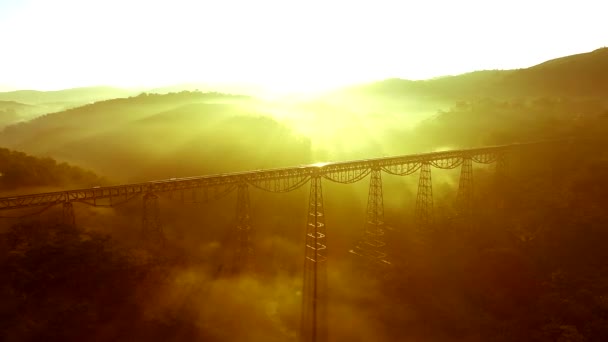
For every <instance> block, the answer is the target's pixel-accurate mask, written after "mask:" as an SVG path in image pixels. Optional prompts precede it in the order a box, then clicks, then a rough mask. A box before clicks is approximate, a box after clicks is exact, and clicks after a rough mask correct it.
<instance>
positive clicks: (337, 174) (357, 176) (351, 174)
mask: <svg viewBox="0 0 608 342" xmlns="http://www.w3.org/2000/svg"><path fill="white" fill-rule="evenodd" d="M371 171H372V170H371V169H344V170H337V171H334V172H328V173H326V174H324V175H323V178H325V179H327V180H329V181H331V182H334V183H341V184H351V183H356V182H358V181H360V180H362V179H363V178H365V177H367V175H369V174H370V172H371Z"/></svg>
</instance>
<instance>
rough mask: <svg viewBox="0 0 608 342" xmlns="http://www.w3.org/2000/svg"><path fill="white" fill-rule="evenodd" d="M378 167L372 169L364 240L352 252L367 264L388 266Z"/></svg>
mask: <svg viewBox="0 0 608 342" xmlns="http://www.w3.org/2000/svg"><path fill="white" fill-rule="evenodd" d="M381 172H382V171H381V170H380V168H378V167H374V168H372V172H371V177H370V182H369V194H368V197H367V212H366V217H365V227H364V231H363V239H361V241H359V242H358V243H357V246H356V247H355V248H354V249H353V250H351V252H352V253H354V254H356V255H359V256H362V257H364V258H366V259H367V260H366V263H367V264H374V265H377V264H383V265H388V264H389V262H388V261H387V260H386V256H387V253H386V236H385V234H386V229H385V228H386V227H385V225H384V200H383V196H382V174H381Z"/></svg>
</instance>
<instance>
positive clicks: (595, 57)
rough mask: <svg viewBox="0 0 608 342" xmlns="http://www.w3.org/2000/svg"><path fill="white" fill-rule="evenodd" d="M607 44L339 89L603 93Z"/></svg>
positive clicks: (428, 94)
mask: <svg viewBox="0 0 608 342" xmlns="http://www.w3.org/2000/svg"><path fill="white" fill-rule="evenodd" d="M607 91H608V48H601V49H597V50H595V51H592V52H588V53H581V54H577V55H572V56H566V57H561V58H557V59H553V60H550V61H546V62H544V63H541V64H538V65H536V66H532V67H530V68H526V69H516V70H483V71H475V72H470V73H466V74H462V75H456V76H446V77H439V78H434V79H429V80H422V81H411V80H403V79H388V80H384V81H380V82H375V83H371V84H365V85H359V86H355V87H350V88H346V89H344V90H342V92H344V93H347V94H348V93H351V94H355V95H359V96H362V95H363V96H364V95H376V96H378V95H382V96H391V97H392V96H408V97H410V96H411V97H417V98H420V99H431V98H432V99H444V100H447V99H449V100H467V99H474V98H482V97H493V98H499V99H508V98H517V97H528V98H530V97H538V96H569V97H590V96H605V94H606V92H607Z"/></svg>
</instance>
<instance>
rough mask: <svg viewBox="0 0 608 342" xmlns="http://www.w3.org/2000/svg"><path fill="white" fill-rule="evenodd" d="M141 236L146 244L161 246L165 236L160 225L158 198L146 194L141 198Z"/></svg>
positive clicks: (151, 194)
mask: <svg viewBox="0 0 608 342" xmlns="http://www.w3.org/2000/svg"><path fill="white" fill-rule="evenodd" d="M142 235H143V239H144V241H145V242H146V243H150V244H154V245H162V244H163V242H164V240H165V236H164V234H163V229H162V226H161V224H160V217H159V209H158V196H157V195H156V194H154V193H151V192H148V193H146V194H144V196H143V220H142Z"/></svg>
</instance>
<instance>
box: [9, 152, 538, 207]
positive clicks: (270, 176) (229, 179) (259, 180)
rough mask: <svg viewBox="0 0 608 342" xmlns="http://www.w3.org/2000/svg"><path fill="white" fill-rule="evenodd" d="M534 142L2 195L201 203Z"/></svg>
mask: <svg viewBox="0 0 608 342" xmlns="http://www.w3.org/2000/svg"><path fill="white" fill-rule="evenodd" d="M530 144H539V143H527V144H513V145H503V146H492V147H483V148H476V149H464V150H454V151H442V152H432V153H422V154H413V155H405V156H396V157H384V158H377V159H364V160H355V161H346V162H335V163H326V164H316V165H306V166H296V167H290V168H282V169H268V170H258V171H249V172H235V173H226V174H218V175H208V176H197V177H184V178H172V179H166V180H157V181H150V182H144V183H135V184H124V185H116V186H104V187H95V188H87V189H76V190H66V191H58V192H48V193H39V194H30V195H22V196H10V197H2V198H0V210H11V209H20V208H31V207H41V206H47V205H56V204H62V203H66V202H84V203H87V204H90V205H95V206H115V205H118V204H120V203H122V202H124V201H126V200H129V199H130V198H132V197H133V196H138V195H144V194H146V193H154V194H159V193H166V194H169V195H170V196H174V194H175V193H181V197H182V198H184V201H186V199H185V191H186V190H192V189H201V190H203V196H204V197H207V198H202V199H197V200H196V201H200V202H205V201H206V200H208V199H209V198H218V197H221V196H223V195H225V193H228V192H230V191H232V190H234V189H235V188H236V187H237V185H238V184H239V183H241V182H243V181H244V182H246V183H247V184H250V185H251V186H253V187H255V188H258V189H262V190H265V191H269V192H288V191H292V190H295V189H297V188H299V187H301V186H303V185H304V184H306V183H307V182H308V181H309V180H310V179H311V177H312V175H313V174H316V175H318V176H320V177H323V178H325V179H327V180H329V181H333V182H340V183H354V182H357V181H359V180H361V179H363V178H365V177H366V176H367V175H368V174H369V173H370V172H371V169H372V167H373V166H377V167H379V168H380V169H381V170H382V171H384V172H387V173H389V174H394V175H401V176H405V175H409V174H412V173H414V172H416V171H418V169H419V168H420V167H421V165H422V164H423V163H429V164H431V165H433V166H434V167H440V168H454V167H457V166H458V165H460V163H462V158H463V155H467V156H470V158H471V159H472V160H473V161H474V162H477V163H484V164H489V163H493V162H494V161H496V160H497V158H498V156H499V155H501V154H502V153H504V152H505V151H507V150H512V149H517V148H521V147H525V146H528V145H530ZM210 193H211V195H210Z"/></svg>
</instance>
